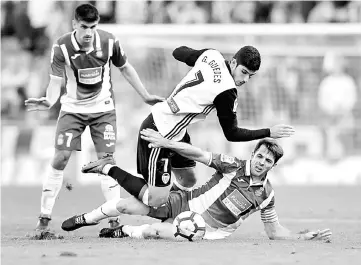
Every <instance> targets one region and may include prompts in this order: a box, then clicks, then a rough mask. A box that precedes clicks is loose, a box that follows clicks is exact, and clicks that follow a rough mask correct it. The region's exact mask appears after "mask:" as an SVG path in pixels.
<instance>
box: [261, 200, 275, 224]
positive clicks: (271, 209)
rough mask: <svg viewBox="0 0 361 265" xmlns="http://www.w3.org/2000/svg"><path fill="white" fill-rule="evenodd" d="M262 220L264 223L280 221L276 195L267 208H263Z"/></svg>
mask: <svg viewBox="0 0 361 265" xmlns="http://www.w3.org/2000/svg"><path fill="white" fill-rule="evenodd" d="M261 220H262V222H263V223H274V222H277V221H278V216H277V213H276V209H275V197H274V196H273V198H272V200H271V201H270V202H269V204H268V205H267V206H266V207H265V208H263V209H261Z"/></svg>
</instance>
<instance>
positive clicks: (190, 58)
mask: <svg viewBox="0 0 361 265" xmlns="http://www.w3.org/2000/svg"><path fill="white" fill-rule="evenodd" d="M207 50H209V49H202V50H195V49H192V48H189V47H187V46H181V47H178V48H176V49H175V50H174V51H173V57H174V58H175V59H176V60H178V61H180V62H183V63H185V64H187V65H188V66H191V67H193V66H194V65H195V63H196V61H197V60H198V58H199V56H201V55H202V54H203V53H204V52H205V51H207Z"/></svg>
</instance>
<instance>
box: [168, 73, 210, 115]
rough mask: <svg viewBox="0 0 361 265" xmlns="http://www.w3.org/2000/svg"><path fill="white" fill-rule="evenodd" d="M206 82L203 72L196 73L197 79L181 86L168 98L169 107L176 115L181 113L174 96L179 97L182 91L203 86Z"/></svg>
mask: <svg viewBox="0 0 361 265" xmlns="http://www.w3.org/2000/svg"><path fill="white" fill-rule="evenodd" d="M203 81H204V78H203V75H202V72H201V71H198V72H196V74H195V78H194V79H192V80H190V81H187V82H185V83H184V84H183V85H182V86H180V87H179V88H178V89H177V90H176V91H174V92H173V94H172V95H171V96H170V97H169V98H167V103H168V106H169V107H170V109H171V111H172V112H173V113H174V114H175V113H177V112H179V111H180V109H179V107H178V105H177V103H176V102H175V100H174V98H173V97H174V96H175V95H177V94H178V93H179V92H180V91H182V90H183V89H185V88H188V87H192V86H196V85H199V84H201V83H202V82H203Z"/></svg>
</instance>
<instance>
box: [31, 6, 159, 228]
mask: <svg viewBox="0 0 361 265" xmlns="http://www.w3.org/2000/svg"><path fill="white" fill-rule="evenodd" d="M98 23H99V13H98V10H97V9H96V8H95V7H94V6H93V5H90V4H82V5H79V6H78V7H77V8H76V9H75V15H74V20H73V28H74V31H73V32H69V33H67V34H65V35H64V36H62V37H60V38H59V39H58V40H57V41H56V43H55V44H54V45H53V47H52V52H51V68H50V82H49V85H48V87H47V92H46V97H42V98H30V99H28V100H26V101H25V105H27V106H28V109H29V110H48V109H50V108H51V107H52V106H53V105H54V104H55V103H56V101H57V99H58V98H59V96H60V91H61V85H62V82H63V78H65V85H66V93H65V94H64V95H62V97H61V101H60V102H61V105H62V106H61V112H60V114H59V119H58V122H57V128H56V134H55V154H54V157H53V159H52V162H51V166H50V169H49V172H48V173H47V178H46V179H45V181H44V183H43V190H42V197H41V213H40V217H39V221H38V223H37V226H36V229H37V230H46V229H47V228H48V224H49V221H50V220H51V213H52V210H53V207H54V204H55V199H56V197H57V195H58V193H59V191H60V189H61V186H62V183H63V171H64V168H65V167H66V165H67V163H68V160H69V158H70V156H71V153H72V151H73V150H77V151H80V150H81V134H82V133H83V131H84V129H85V127H86V126H89V127H90V132H91V137H92V139H93V142H94V145H95V149H96V152H97V156H98V158H101V157H102V156H104V155H105V154H110V155H112V154H113V153H114V151H115V143H116V137H117V127H116V113H115V106H114V104H115V102H114V97H113V88H112V83H111V74H110V66H111V63H113V65H114V66H116V67H117V68H119V70H120V72H121V73H122V74H123V76H124V77H125V79H126V80H127V81H128V82H129V83H130V84H131V85H132V87H133V88H134V89H135V90H136V91H137V92H138V93H139V95H140V96H141V97H142V99H143V100H144V101H145V102H146V103H148V104H150V105H152V104H155V103H157V102H159V101H162V98H160V97H158V96H155V95H150V94H149V93H148V92H147V90H146V89H145V88H144V86H143V84H142V82H141V81H140V79H139V76H138V74H137V72H136V71H135V69H134V68H133V66H132V65H131V64H130V63H129V62H128V60H127V56H126V54H125V52H124V50H123V49H122V47H121V45H120V43H119V40H118V39H117V38H115V37H114V35H113V34H111V33H109V32H106V31H103V30H99V29H97V25H98ZM101 186H102V191H103V193H104V196H105V198H106V200H109V199H112V198H115V197H119V194H120V188H119V185H118V183H117V182H116V181H114V180H113V179H111V178H109V177H107V176H104V177H102V178H101ZM110 223H111V225H112V224H113V225H114V226H116V225H118V223H117V222H116V219H114V220H111V221H110Z"/></svg>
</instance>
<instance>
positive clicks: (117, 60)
mask: <svg viewBox="0 0 361 265" xmlns="http://www.w3.org/2000/svg"><path fill="white" fill-rule="evenodd" d="M111 60H112V62H113V64H114V66H116V67H122V66H124V65H125V63H126V62H127V55H126V54H125V52H124V50H123V47H122V46H121V44H120V42H119V40H118V39H115V41H114V45H113V54H112V56H111Z"/></svg>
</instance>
